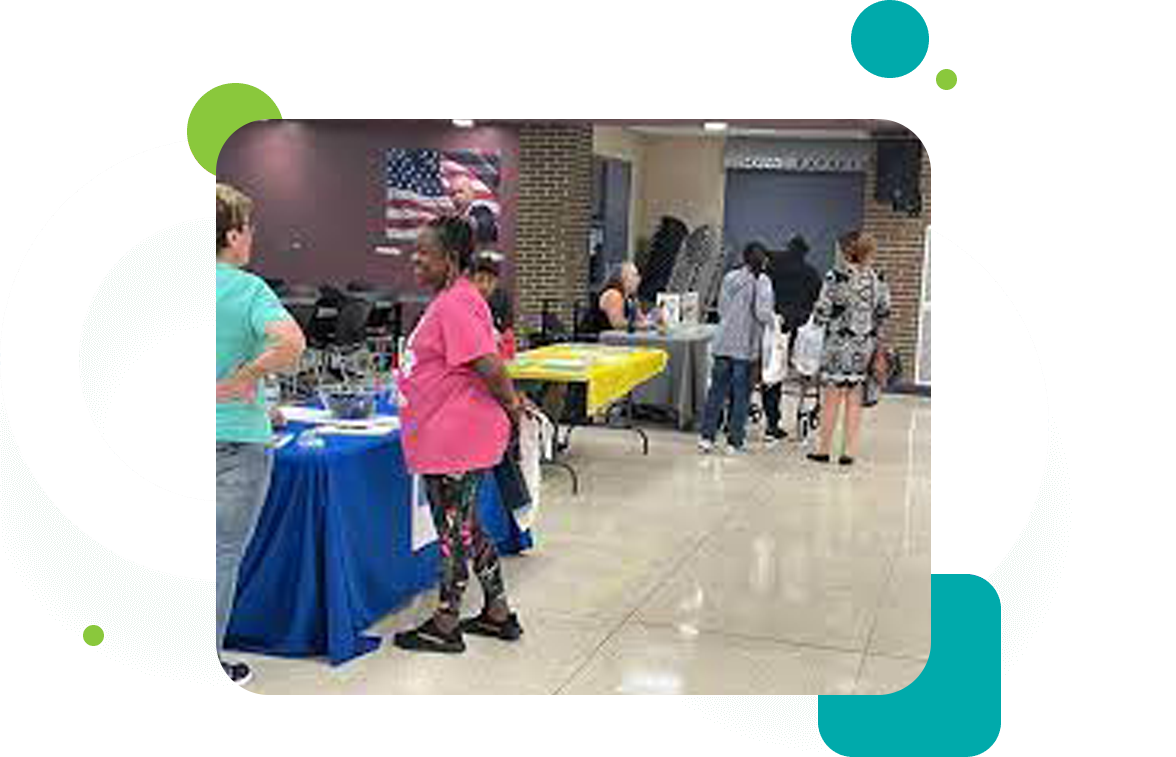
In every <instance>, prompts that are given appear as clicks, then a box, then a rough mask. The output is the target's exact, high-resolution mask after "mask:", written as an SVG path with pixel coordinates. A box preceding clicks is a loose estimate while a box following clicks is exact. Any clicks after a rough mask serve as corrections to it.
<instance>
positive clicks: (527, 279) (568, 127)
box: [515, 124, 592, 330]
mask: <svg viewBox="0 0 1176 757" xmlns="http://www.w3.org/2000/svg"><path fill="white" fill-rule="evenodd" d="M591 195H592V127H591V126H588V125H581V124H526V125H523V126H521V127H520V129H519V182H518V217H517V232H516V241H515V255H516V270H517V271H518V282H517V287H516V291H517V292H518V303H517V308H518V328H519V329H520V330H532V329H537V328H538V326H539V321H540V317H539V316H540V313H541V312H542V306H543V301H544V300H545V299H546V300H550V301H551V302H550V307H551V308H552V310H553V311H555V312H557V313H558V314H559V317H560V318H561V319H563V321H564V323H565V324H566V325H567V326H568V327H569V328H571V325H572V303H573V302H578V303H581V307H582V306H583V302H584V301H585V300H586V292H587V287H588V226H589V223H590V220H591V214H592V196H591Z"/></svg>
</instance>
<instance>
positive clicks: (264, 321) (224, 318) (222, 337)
mask: <svg viewBox="0 0 1176 757" xmlns="http://www.w3.org/2000/svg"><path fill="white" fill-rule="evenodd" d="M289 317H290V315H289V314H288V313H287V312H286V309H285V308H284V307H282V303H281V301H280V300H279V299H278V297H277V295H275V294H274V292H273V290H272V289H270V288H269V285H268V284H266V283H265V281H263V280H262V279H261V278H259V277H257V276H254V275H253V274H251V273H246V272H245V271H242V270H241V269H239V268H236V267H234V266H231V265H229V264H227V263H219V262H218V263H217V264H216V379H217V381H220V380H221V379H223V378H226V377H227V376H230V375H232V373H233V372H234V371H236V370H237V369H238V368H239V367H241V366H242V365H244V364H246V363H248V362H250V361H252V360H253V359H255V358H256V357H257V356H258V355H260V354H261V353H262V351H264V350H265V343H266V335H265V327H266V325H268V324H270V323H273V322H274V321H280V320H283V319H286V318H289ZM258 383H259V384H260V382H258ZM264 394H265V392H264V391H263V388H262V387H261V386H260V385H259V386H258V388H257V399H256V400H255V401H253V402H218V403H217V404H216V440H217V441H218V442H253V443H257V444H266V443H268V442H269V441H270V440H271V437H272V435H273V430H272V429H271V428H270V422H269V413H268V412H267V411H266V407H265V396H264Z"/></svg>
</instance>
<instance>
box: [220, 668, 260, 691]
mask: <svg viewBox="0 0 1176 757" xmlns="http://www.w3.org/2000/svg"><path fill="white" fill-rule="evenodd" d="M221 669H222V670H224V671H225V675H227V676H228V677H229V680H230V681H232V682H233V683H235V684H237V685H238V686H244V685H245V684H247V683H249V682H250V681H252V680H253V671H252V670H250V669H249V666H248V665H246V664H245V663H243V662H222V663H221Z"/></svg>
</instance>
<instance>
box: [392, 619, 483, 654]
mask: <svg viewBox="0 0 1176 757" xmlns="http://www.w3.org/2000/svg"><path fill="white" fill-rule="evenodd" d="M392 642H393V643H394V644H395V645H396V646H398V647H400V648H401V649H408V650H411V651H414V652H440V653H442V654H461V653H462V652H464V651H465V648H466V647H465V640H464V639H462V638H461V628H460V627H458V628H455V629H454V630H452V631H450V632H449V633H446V632H445V631H442V630H441V628H440V627H438V625H437V621H436V619H435V618H429V619H428V620H426V621H425V622H424V623H423V624H422V625H420V626H418V627H417V628H414V629H413V630H411V631H402V632H400V633H398V634H396V635H395V636H393V637H392Z"/></svg>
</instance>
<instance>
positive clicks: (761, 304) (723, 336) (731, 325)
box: [698, 242, 775, 453]
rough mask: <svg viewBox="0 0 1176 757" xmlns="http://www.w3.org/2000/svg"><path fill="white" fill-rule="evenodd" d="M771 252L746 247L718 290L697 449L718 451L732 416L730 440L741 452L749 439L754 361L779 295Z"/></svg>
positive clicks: (757, 246)
mask: <svg viewBox="0 0 1176 757" xmlns="http://www.w3.org/2000/svg"><path fill="white" fill-rule="evenodd" d="M767 260H768V251H767V248H765V247H764V246H763V245H762V244H760V243H759V242H752V243H751V244H749V245H747V247H745V248H744V249H743V266H742V267H740V268H737V269H735V270H734V271H731V272H730V273H728V274H727V275H726V276H725V277H723V285H722V288H721V289H720V290H719V330H718V333H716V334H715V339H714V341H713V342H712V343H711V353H712V355H713V356H714V368H713V369H712V370H711V382H710V388H709V389H708V391H707V395H706V409H705V410H704V411H703V415H702V439H701V440H700V441H699V443H698V448H699V450H701V451H702V452H704V453H710V452H713V451H714V449H715V437H716V436H717V435H718V430H719V421H720V419H721V418H722V416H723V415H724V411H726V413H727V415H728V419H729V421H728V424H727V425H728V431H727V440H728V441H729V442H730V445H731V451H732V452H735V453H740V452H743V451H744V450H745V446H746V442H747V412H748V404H749V402H750V399H751V382H752V366H753V365H754V363H755V362H756V361H757V360H759V359H760V355H761V354H762V350H763V339H764V329H765V328H766V327H767V326H768V325H769V324H770V323H771V322H772V313H773V312H774V307H775V296H774V295H773V293H772V281H771V279H769V278H768V275H767V274H766V273H765V268H766V267H767Z"/></svg>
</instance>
